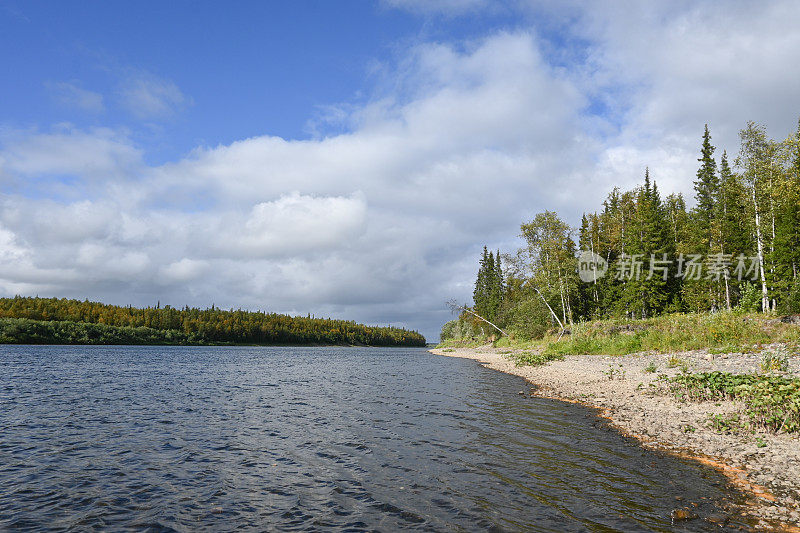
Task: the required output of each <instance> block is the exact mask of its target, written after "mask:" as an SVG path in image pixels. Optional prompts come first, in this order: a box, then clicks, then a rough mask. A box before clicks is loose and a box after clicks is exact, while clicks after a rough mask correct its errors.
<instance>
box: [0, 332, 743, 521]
mask: <svg viewBox="0 0 800 533" xmlns="http://www.w3.org/2000/svg"><path fill="white" fill-rule="evenodd" d="M0 369H2V380H1V381H0V408H1V410H0V529H12V528H21V529H34V530H36V529H69V528H74V529H78V530H85V529H92V528H94V529H118V528H121V527H129V528H135V529H150V530H156V531H160V530H172V529H175V530H194V529H198V528H205V529H217V530H230V529H234V528H241V529H253V530H260V529H261V530H263V529H271V530H275V529H277V530H320V529H327V530H337V531H361V530H365V529H369V530H381V531H396V530H425V531H453V530H469V531H473V530H494V531H502V530H512V531H518V530H534V531H587V530H588V531H614V530H619V531H674V530H675V529H673V528H672V527H671V526H670V518H669V513H670V511H671V510H672V509H673V508H675V507H677V506H682V505H687V504H688V502H694V503H697V504H699V506H698V507H697V509H696V512H698V514H700V515H702V516H707V515H709V514H719V513H720V511H719V510H717V508H716V506H717V502H719V501H721V500H722V499H723V498H724V497H725V496H726V494H727V495H730V494H731V493H732V491H731V489H730V488H729V487H728V486H727V485H726V483H725V480H724V478H722V477H721V476H720V475H718V474H717V473H715V472H713V471H710V470H707V469H705V468H703V467H700V466H698V465H695V464H693V463H689V462H685V461H681V460H678V459H675V458H671V457H666V456H663V455H660V454H656V453H653V452H648V451H645V450H643V449H641V448H640V447H638V446H637V445H636V444H635V443H634V442H632V441H630V440H629V439H626V438H624V437H622V436H620V435H619V434H618V433H616V432H614V431H612V430H610V429H609V428H608V427H606V426H605V425H604V424H603V422H601V421H600V420H599V419H598V418H597V417H596V416H595V415H594V413H593V412H591V411H589V410H587V409H584V408H582V407H580V406H574V405H570V404H565V403H561V402H557V401H553V400H546V399H536V398H527V397H523V396H519V395H518V394H517V391H519V390H520V389H522V388H524V382H523V381H522V380H521V379H519V378H516V377H514V376H508V375H505V374H501V373H498V372H494V371H491V370H487V369H484V368H482V367H480V366H478V365H477V364H476V363H475V362H474V361H467V360H462V359H454V358H448V357H437V356H432V355H430V354H428V353H427V352H425V351H424V350H421V349H378V348H372V349H366V348H364V349H361V348H249V347H247V348H224V347H210V348H197V347H58V346H53V347H31V346H6V347H0ZM686 527H687V528H688V529H687V530H691V531H697V530H704V529H707V530H709V531H719V528H718V527H717V526H713V525H712V524H711V523H710V522H705V521H703V520H695V521H692V522H689V523H687V525H686ZM679 530H680V529H679Z"/></svg>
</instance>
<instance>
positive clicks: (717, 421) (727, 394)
mask: <svg viewBox="0 0 800 533" xmlns="http://www.w3.org/2000/svg"><path fill="white" fill-rule="evenodd" d="M670 383H671V385H672V390H673V392H674V393H676V394H677V395H678V396H679V397H682V398H683V399H685V400H693V401H716V400H738V401H741V402H742V404H743V409H744V413H743V414H744V415H745V416H746V417H747V419H748V421H749V425H750V427H752V428H760V429H766V430H768V431H775V432H780V431H785V432H787V433H795V432H798V431H800V378H790V377H785V376H779V375H772V374H767V375H765V374H729V373H727V372H703V373H699V374H681V375H678V376H676V377H674V378H672V379H671V380H670ZM712 418H713V417H712ZM711 423H712V425H713V426H714V427H716V428H717V429H718V430H720V431H723V430H726V431H727V430H730V429H735V427H736V426H737V425H738V423H739V422H738V419H737V424H733V423H732V421H731V420H728V419H725V420H723V419H722V418H720V417H716V418H713V419H712V420H711Z"/></svg>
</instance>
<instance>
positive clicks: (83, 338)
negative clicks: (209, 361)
mask: <svg viewBox="0 0 800 533" xmlns="http://www.w3.org/2000/svg"><path fill="white" fill-rule="evenodd" d="M0 344H166V345H177V344H203V342H202V340H201V339H199V338H197V337H192V336H189V335H186V334H185V333H183V332H181V331H177V330H174V329H168V330H157V329H153V328H147V327H141V326H140V327H130V326H108V325H106V324H87V323H81V322H67V321H62V322H54V321H50V322H45V321H41V320H29V319H27V318H0Z"/></svg>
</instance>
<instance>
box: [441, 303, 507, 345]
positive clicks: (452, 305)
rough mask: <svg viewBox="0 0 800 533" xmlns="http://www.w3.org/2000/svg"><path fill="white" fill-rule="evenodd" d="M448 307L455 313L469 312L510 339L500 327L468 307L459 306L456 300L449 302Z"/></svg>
mask: <svg viewBox="0 0 800 533" xmlns="http://www.w3.org/2000/svg"><path fill="white" fill-rule="evenodd" d="M447 306H448V307H449V308H450V309H451V310H452V311H453V312H456V311H464V312H467V313H469V314H471V315H472V316H474V317H475V318H477V319H478V320H482V321H484V322H486V323H487V324H489V325H490V326H492V327H493V328H494V329H496V330H497V331H499V332H500V333H502V334H503V335H505V336H506V337H508V336H509V335H508V333H506V332H505V331H504V330H503V329H501V328H500V327H499V326H497V325H496V324H493V323H492V322H490V321H488V320H486V319H485V318H483V317H482V316H481V315H479V314H478V313H476V312H475V311H473V310H472V309H470V308H469V307H466V306H463V305H458V304H457V303H456V302H455V301H454V300H451V301H449V302H447Z"/></svg>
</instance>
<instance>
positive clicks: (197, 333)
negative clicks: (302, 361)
mask: <svg viewBox="0 0 800 533" xmlns="http://www.w3.org/2000/svg"><path fill="white" fill-rule="evenodd" d="M0 343H4V344H21V343H25V344H177V345H213V344H249V345H280V344H315V345H364V346H425V337H423V336H422V335H420V334H419V333H417V332H416V331H409V330H406V329H403V328H395V327H378V326H365V325H362V324H357V323H355V322H351V321H345V320H333V319H328V318H313V317H311V316H310V315H309V316H307V317H293V316H288V315H282V314H276V313H264V312H254V311H242V310H228V311H224V310H222V309H218V308H215V307H214V306H212V307H211V308H210V309H196V308H190V307H188V306H187V307H184V308H183V309H175V308H172V307H170V306H168V305H166V306H164V307H161V305H160V304H159V305H157V306H156V307H146V308H136V307H131V306H128V307H121V306H116V305H106V304H102V303H98V302H90V301H88V300H86V301H80V300H68V299H64V298H62V299H58V298H38V297H37V298H29V297H22V296H16V297H14V298H0Z"/></svg>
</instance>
